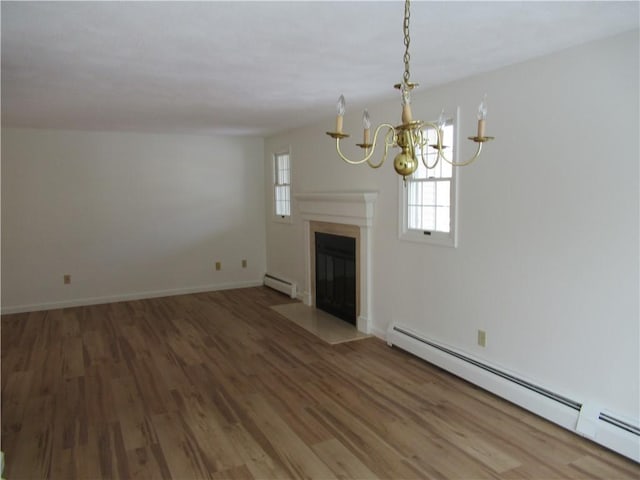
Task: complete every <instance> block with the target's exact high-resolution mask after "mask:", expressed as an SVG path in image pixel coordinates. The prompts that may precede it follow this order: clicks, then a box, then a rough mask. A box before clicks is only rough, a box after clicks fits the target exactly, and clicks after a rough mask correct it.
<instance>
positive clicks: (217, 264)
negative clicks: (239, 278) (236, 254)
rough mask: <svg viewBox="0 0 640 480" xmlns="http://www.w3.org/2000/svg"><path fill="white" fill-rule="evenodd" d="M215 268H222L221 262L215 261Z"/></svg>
mask: <svg viewBox="0 0 640 480" xmlns="http://www.w3.org/2000/svg"><path fill="white" fill-rule="evenodd" d="M216 270H222V262H216Z"/></svg>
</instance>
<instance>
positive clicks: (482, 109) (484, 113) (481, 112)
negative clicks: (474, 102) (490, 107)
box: [478, 93, 487, 120]
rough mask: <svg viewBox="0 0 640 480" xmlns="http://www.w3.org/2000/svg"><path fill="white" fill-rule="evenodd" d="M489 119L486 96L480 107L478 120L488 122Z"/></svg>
mask: <svg viewBox="0 0 640 480" xmlns="http://www.w3.org/2000/svg"><path fill="white" fill-rule="evenodd" d="M486 119H487V94H486V93H485V94H484V97H482V101H481V102H480V105H478V120H486Z"/></svg>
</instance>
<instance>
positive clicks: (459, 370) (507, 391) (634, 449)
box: [386, 324, 640, 462]
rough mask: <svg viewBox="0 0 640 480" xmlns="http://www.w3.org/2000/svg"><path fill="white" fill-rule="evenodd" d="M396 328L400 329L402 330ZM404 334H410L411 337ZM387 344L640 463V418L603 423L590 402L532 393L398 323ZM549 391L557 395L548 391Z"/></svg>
mask: <svg viewBox="0 0 640 480" xmlns="http://www.w3.org/2000/svg"><path fill="white" fill-rule="evenodd" d="M396 327H399V328H400V330H398V329H397V328H396ZM402 332H408V335H407V334H405V333H402ZM386 341H387V344H388V345H389V346H396V347H399V348H401V349H402V350H405V351H407V352H409V353H412V354H414V355H416V356H417V357H419V358H421V359H423V360H426V361H427V362H429V363H432V364H434V365H437V366H438V367H440V368H442V369H444V370H446V371H448V372H451V373H453V374H454V375H457V376H458V377H461V378H463V379H465V380H467V381H469V382H471V383H473V384H475V385H478V386H479V387H481V388H483V389H485V390H487V391H489V392H491V393H494V394H495V395H498V396H499V397H502V398H504V399H506V400H509V401H510V402H512V403H515V404H516V405H519V406H521V407H523V408H525V409H526V410H529V411H530V412H533V413H535V414H536V415H539V416H541V417H543V418H545V419H547V420H549V421H551V422H553V423H555V424H557V425H560V426H561V427H564V428H566V429H567V430H569V431H571V432H574V433H576V434H578V435H581V436H584V437H586V438H588V439H589V440H592V441H593V442H595V443H598V444H600V445H602V446H604V447H607V448H609V449H611V450H613V451H615V452H618V453H620V454H621V455H624V456H626V457H628V458H630V459H632V460H634V461H636V462H640V436H639V435H638V433H637V430H638V424H639V423H640V422H639V421H638V419H628V418H627V419H624V421H625V422H627V424H628V426H629V427H630V428H629V430H625V429H624V428H620V427H617V426H614V425H612V424H610V423H608V422H606V421H604V420H603V416H602V414H603V413H608V412H606V411H603V410H602V409H601V408H592V407H593V405H592V404H591V403H590V402H589V401H587V400H584V399H577V400H579V401H574V400H571V399H568V398H566V397H561V398H563V401H564V400H566V404H563V403H561V402H559V401H557V400H554V399H552V398H549V397H546V396H544V395H542V394H540V393H538V392H535V391H532V390H531V389H530V388H529V387H527V386H524V385H520V384H518V383H514V381H512V380H509V379H506V377H503V376H500V375H499V374H496V373H492V372H491V371H489V370H486V369H484V368H482V367H480V368H479V366H478V365H474V364H473V362H477V363H478V364H484V365H485V366H487V367H489V368H491V369H494V370H496V371H502V372H503V373H506V374H508V375H513V376H515V374H513V373H512V372H506V371H505V370H500V368H499V367H496V366H491V365H487V364H486V362H483V361H481V360H480V359H477V358H473V357H472V356H471V355H469V354H467V353H465V352H461V351H459V350H456V349H454V348H452V347H450V346H444V345H439V344H438V343H437V342H434V341H433V340H429V339H426V338H424V337H422V336H421V335H420V334H418V333H416V332H412V331H411V330H409V329H408V328H406V327H403V326H399V325H397V324H391V325H390V326H389V329H388V330H387V335H386ZM465 358H466V360H465ZM469 360H470V361H471V362H470V361H469ZM523 381H524V382H528V381H527V380H526V379H523ZM529 385H530V386H531V385H533V386H535V387H538V388H540V389H542V390H544V388H542V386H541V385H534V384H533V383H529ZM546 392H547V393H549V394H553V392H550V391H548V390H546ZM554 395H557V394H554ZM588 410H593V411H594V412H596V413H595V414H593V413H591V412H587V411H588ZM611 416H613V417H614V418H618V419H622V418H621V416H620V415H615V414H613V415H611ZM585 417H590V418H585ZM579 421H580V422H579ZM634 431H635V433H634Z"/></svg>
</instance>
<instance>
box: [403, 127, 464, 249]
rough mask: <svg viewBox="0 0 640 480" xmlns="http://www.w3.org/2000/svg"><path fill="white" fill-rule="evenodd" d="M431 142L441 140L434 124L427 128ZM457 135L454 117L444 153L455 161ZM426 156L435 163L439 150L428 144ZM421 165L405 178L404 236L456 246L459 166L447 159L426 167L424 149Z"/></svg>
mask: <svg viewBox="0 0 640 480" xmlns="http://www.w3.org/2000/svg"><path fill="white" fill-rule="evenodd" d="M425 134H426V135H427V136H428V145H432V144H436V143H437V133H436V131H435V130H434V129H433V128H427V129H425ZM455 140H456V135H455V129H454V121H453V120H451V119H450V120H448V121H447V123H446V125H445V127H444V129H443V139H442V144H443V145H444V146H446V147H447V148H446V149H445V150H444V155H446V157H447V158H448V159H449V160H452V161H455V157H456V151H455V150H456V148H455V147H456V144H457V142H456V141H455ZM427 148H428V150H426V151H425V152H424V157H425V160H426V162H427V165H429V166H431V165H433V164H434V163H435V161H436V158H437V155H438V152H437V150H436V149H434V148H430V147H427ZM416 156H417V158H418V164H419V166H418V169H417V170H416V171H415V172H414V173H413V175H411V176H410V177H408V178H407V179H406V182H402V180H401V187H400V188H401V194H400V200H401V212H400V214H401V221H400V238H402V239H405V240H412V241H421V242H425V243H432V244H436V245H444V246H449V247H455V246H456V198H457V195H456V192H457V174H458V172H457V171H456V170H457V169H456V168H454V167H452V166H451V164H450V163H447V162H446V161H444V160H443V159H440V160H439V161H438V163H437V164H436V166H435V167H434V168H429V169H428V168H426V167H425V165H424V163H423V162H422V158H421V156H422V152H416Z"/></svg>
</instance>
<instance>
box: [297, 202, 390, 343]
mask: <svg viewBox="0 0 640 480" xmlns="http://www.w3.org/2000/svg"><path fill="white" fill-rule="evenodd" d="M377 196H378V194H377V193H376V192H318V193H302V194H297V195H295V199H296V201H297V208H298V211H299V212H300V216H301V217H302V219H303V221H304V237H305V238H304V242H305V244H304V249H305V288H304V293H303V301H304V303H305V304H306V305H311V306H315V233H316V232H322V233H330V234H334V235H341V236H347V237H351V238H355V242H356V327H357V329H358V330H359V331H361V332H363V333H367V334H368V333H371V324H372V318H371V274H370V271H371V270H370V268H371V267H370V266H371V258H372V236H373V231H372V230H373V220H374V213H375V212H374V207H375V201H376V198H377Z"/></svg>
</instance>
